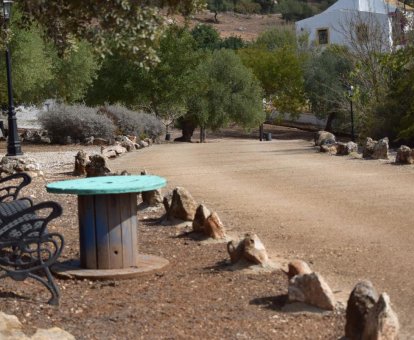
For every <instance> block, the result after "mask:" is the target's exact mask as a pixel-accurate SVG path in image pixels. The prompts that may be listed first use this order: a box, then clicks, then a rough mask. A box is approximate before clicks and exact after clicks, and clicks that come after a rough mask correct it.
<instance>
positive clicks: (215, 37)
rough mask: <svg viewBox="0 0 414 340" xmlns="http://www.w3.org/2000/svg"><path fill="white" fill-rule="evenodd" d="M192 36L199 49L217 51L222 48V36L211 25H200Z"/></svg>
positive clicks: (194, 29) (193, 30)
mask: <svg viewBox="0 0 414 340" xmlns="http://www.w3.org/2000/svg"><path fill="white" fill-rule="evenodd" d="M191 35H192V36H193V38H194V40H195V42H196V47H197V48H201V49H207V50H215V49H217V48H219V47H220V44H221V39H220V35H219V33H218V31H217V30H216V29H215V28H214V27H213V26H211V25H204V24H199V25H197V26H195V27H194V28H193V29H192V30H191Z"/></svg>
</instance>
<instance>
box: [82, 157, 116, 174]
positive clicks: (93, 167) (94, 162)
mask: <svg viewBox="0 0 414 340" xmlns="http://www.w3.org/2000/svg"><path fill="white" fill-rule="evenodd" d="M106 160H107V159H106V157H104V156H102V155H92V156H91V157H90V162H89V163H88V164H87V165H86V167H85V170H86V176H87V177H98V176H106V175H108V174H110V173H111V170H110V169H109V168H108V165H107V164H106Z"/></svg>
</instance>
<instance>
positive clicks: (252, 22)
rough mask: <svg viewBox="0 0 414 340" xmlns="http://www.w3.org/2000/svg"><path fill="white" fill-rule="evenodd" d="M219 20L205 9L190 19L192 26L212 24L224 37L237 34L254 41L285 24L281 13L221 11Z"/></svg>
mask: <svg viewBox="0 0 414 340" xmlns="http://www.w3.org/2000/svg"><path fill="white" fill-rule="evenodd" d="M171 19H172V20H173V21H175V22H177V23H179V24H183V23H184V19H183V18H182V17H179V16H173V17H171ZM218 19H219V22H215V21H214V13H212V12H209V11H203V12H200V13H197V14H195V15H194V16H192V17H191V19H190V21H189V25H190V27H191V28H192V27H194V26H196V25H197V24H208V25H212V26H213V27H214V28H215V29H216V30H217V31H218V32H219V33H220V36H221V37H222V38H227V37H231V36H237V37H240V38H242V39H243V40H247V41H252V40H254V39H256V38H257V37H258V35H259V34H260V33H262V32H264V31H267V30H269V29H272V28H274V27H276V26H280V25H283V24H284V20H283V19H282V18H281V16H280V14H267V15H261V14H250V15H246V14H238V13H233V12H224V13H219V15H218Z"/></svg>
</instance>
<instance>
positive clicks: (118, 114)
mask: <svg viewBox="0 0 414 340" xmlns="http://www.w3.org/2000/svg"><path fill="white" fill-rule="evenodd" d="M39 121H40V123H41V124H42V127H43V128H44V129H46V130H47V131H48V133H49V136H50V138H51V139H52V142H53V143H60V144H63V143H65V140H66V139H67V137H70V138H71V139H72V140H73V141H74V142H76V141H79V142H83V141H84V140H85V139H86V138H88V137H91V136H94V137H99V138H105V139H112V138H114V136H115V134H122V135H134V136H138V137H140V138H145V137H149V138H156V137H158V136H159V135H161V133H162V132H163V130H164V126H163V124H162V122H161V121H160V120H159V119H157V118H156V117H155V116H153V115H150V114H146V113H142V112H134V111H131V110H128V109H127V108H125V107H123V106H121V105H107V106H104V107H101V108H100V109H99V110H97V109H96V108H91V107H87V106H85V105H63V104H60V105H55V106H53V107H52V108H51V110H50V111H47V112H43V113H41V114H40V116H39Z"/></svg>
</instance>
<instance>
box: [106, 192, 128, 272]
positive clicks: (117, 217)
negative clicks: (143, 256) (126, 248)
mask: <svg viewBox="0 0 414 340" xmlns="http://www.w3.org/2000/svg"><path fill="white" fill-rule="evenodd" d="M106 203H107V208H106V209H107V212H108V229H109V262H110V267H111V269H120V268H124V261H123V255H124V254H123V244H122V230H121V229H122V228H121V207H120V204H119V200H118V195H108V199H107V201H106Z"/></svg>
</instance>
